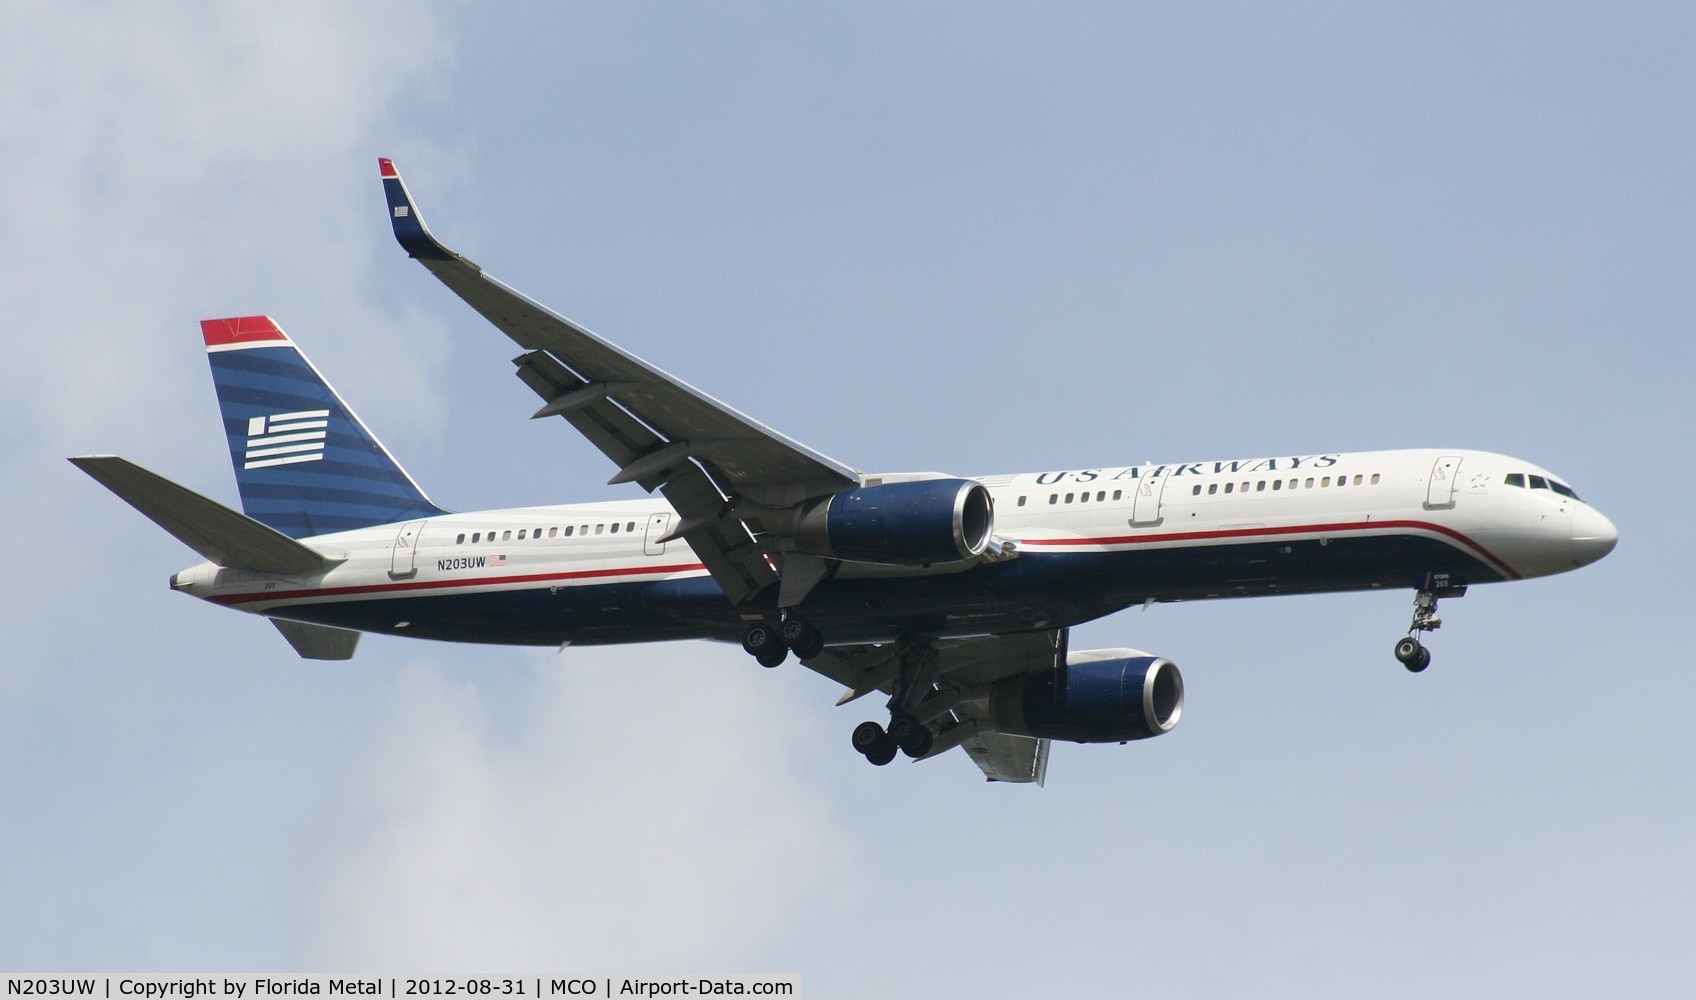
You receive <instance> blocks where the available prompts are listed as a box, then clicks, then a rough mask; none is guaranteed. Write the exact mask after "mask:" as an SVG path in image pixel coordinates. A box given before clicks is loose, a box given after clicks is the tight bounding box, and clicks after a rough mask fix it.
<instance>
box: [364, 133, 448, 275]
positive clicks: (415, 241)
mask: <svg viewBox="0 0 1696 1000" xmlns="http://www.w3.org/2000/svg"><path fill="white" fill-rule="evenodd" d="M377 169H378V170H379V171H380V172H381V173H382V175H383V194H384V196H385V197H387V198H388V201H389V222H390V223H391V224H392V225H393V226H394V227H395V240H396V241H397V242H398V243H400V245H401V247H402V248H403V249H405V250H406V252H407V253H408V254H409V255H410V256H412V257H415V258H417V259H419V260H453V259H454V257H455V254H454V253H453V251H451V250H449V249H448V248H447V247H445V246H442V244H441V243H440V241H438V240H437V239H436V237H435V236H433V235H431V233H430V227H429V226H426V225H425V224H424V217H423V216H422V215H420V214H418V206H416V205H414V204H413V203H412V192H410V191H408V190H407V189H406V182H405V181H403V180H401V179H400V171H398V170H396V169H395V161H393V160H391V159H389V158H388V157H384V156H379V157H378V158H377Z"/></svg>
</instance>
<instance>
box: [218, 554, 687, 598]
mask: <svg viewBox="0 0 1696 1000" xmlns="http://www.w3.org/2000/svg"><path fill="white" fill-rule="evenodd" d="M706 568H707V567H706V566H704V565H703V564H701V563H684V564H681V565H677V566H622V567H619V568H617V569H582V570H574V571H572V572H569V573H530V574H524V575H521V576H483V577H477V578H476V579H469V580H465V579H462V580H417V581H411V582H407V583H372V584H366V585H363V586H358V587H323V588H320V589H317V590H273V591H267V592H265V593H261V594H224V595H222V596H219V597H211V598H208V600H210V601H212V602H213V603H214V604H231V605H233V604H260V603H271V602H273V601H295V600H300V599H302V598H308V597H351V596H354V595H358V594H397V593H404V592H407V591H415V590H445V589H448V588H450V587H499V586H505V585H508V584H515V583H550V582H555V581H560V580H586V579H590V578H592V577H620V576H643V575H647V574H660V573H691V572H694V571H696V570H703V569H706Z"/></svg>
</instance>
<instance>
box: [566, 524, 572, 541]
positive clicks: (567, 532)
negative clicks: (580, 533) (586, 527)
mask: <svg viewBox="0 0 1696 1000" xmlns="http://www.w3.org/2000/svg"><path fill="white" fill-rule="evenodd" d="M571 528H572V526H571V525H569V524H568V525H566V526H565V537H567V538H570V537H571Z"/></svg>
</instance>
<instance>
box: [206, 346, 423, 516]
mask: <svg viewBox="0 0 1696 1000" xmlns="http://www.w3.org/2000/svg"><path fill="white" fill-rule="evenodd" d="M200 330H201V333H202V334H203V335H204V336H205V338H206V353H207V358H208V360H210V362H211V364H212V381H213V383H214V384H215V385H216V386H217V390H218V406H219V408H220V409H221V410H222V411H223V414H224V433H225V435H226V436H227V437H228V438H229V443H230V460H231V462H232V463H233V464H234V465H235V472H236V486H237V488H238V490H239V491H240V493H241V505H242V510H243V512H245V513H246V514H247V516H249V517H251V518H253V519H254V520H256V521H259V522H261V523H263V524H267V525H270V526H271V527H273V528H276V529H277V530H278V531H280V532H282V533H283V534H285V535H288V536H290V537H291V538H304V537H306V536H308V535H321V534H326V533H328V532H332V531H346V530H348V529H351V528H363V527H367V526H369V525H373V524H391V523H393V522H396V521H406V520H410V519H413V518H422V517H433V516H435V515H437V514H442V513H445V511H443V510H442V509H441V508H440V507H437V506H436V505H435V504H433V503H431V502H430V499H429V498H428V497H426V496H425V495H424V491H423V490H421V489H419V488H418V484H417V483H415V482H413V481H412V477H411V476H409V475H407V474H406V470H405V469H403V468H401V467H400V463H398V462H396V461H395V460H394V457H393V456H391V455H390V454H389V452H388V449H386V448H384V447H383V445H382V443H381V442H379V441H378V440H377V438H376V436H375V435H373V434H372V433H371V431H370V430H369V429H368V428H366V426H365V424H364V423H363V422H362V421H361V420H360V419H359V417H358V416H356V415H355V414H354V412H353V411H352V410H351V409H349V408H348V406H347V404H346V403H344V402H342V399H341V397H340V396H339V395H337V394H336V391H335V390H334V389H332V388H331V387H330V384H329V383H328V382H326V381H325V380H324V377H323V376H322V375H320V374H318V369H316V368H314V367H313V366H312V362H310V361H308V360H307V359H306V355H304V354H302V353H301V352H300V350H299V349H298V348H296V347H295V346H294V342H293V341H291V340H289V338H288V335H287V334H285V333H284V332H283V331H282V328H281V327H279V326H277V324H276V323H275V322H273V321H272V319H271V318H270V317H269V316H241V317H235V318H231V319H209V320H203V321H202V322H201V324H200Z"/></svg>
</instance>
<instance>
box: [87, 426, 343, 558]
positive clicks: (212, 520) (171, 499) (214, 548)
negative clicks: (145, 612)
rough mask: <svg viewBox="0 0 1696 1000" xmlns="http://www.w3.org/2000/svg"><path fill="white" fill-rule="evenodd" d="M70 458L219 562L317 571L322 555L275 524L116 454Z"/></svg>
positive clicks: (112, 489)
mask: <svg viewBox="0 0 1696 1000" xmlns="http://www.w3.org/2000/svg"><path fill="white" fill-rule="evenodd" d="M71 464H72V465H74V466H76V467H77V468H79V469H81V470H82V471H84V472H86V473H88V475H89V476H90V477H91V478H92V479H93V480H94V481H95V482H97V483H99V484H100V485H102V486H104V487H106V488H107V489H109V490H111V491H112V492H113V493H116V494H117V495H118V498H119V499H120V500H123V501H124V502H125V503H127V504H129V505H130V506H131V507H134V508H135V509H136V510H139V511H141V513H142V514H144V515H145V516H146V517H147V519H148V520H150V521H152V522H153V523H154V524H157V525H158V526H159V527H161V528H164V529H165V530H166V531H167V532H169V533H170V534H171V535H172V536H173V537H174V538H176V539H177V540H178V541H180V542H182V543H183V544H184V545H187V546H188V547H189V548H191V549H193V550H194V551H196V552H198V553H200V554H201V555H203V556H205V557H206V558H208V559H210V560H212V561H213V562H215V563H217V564H218V565H220V566H230V567H237V568H241V569H251V570H257V571H259V572H261V573H284V574H306V573H321V572H323V571H324V570H326V569H328V568H329V567H331V566H333V565H335V563H336V562H337V560H330V559H326V558H325V557H324V556H323V555H321V554H319V553H318V552H316V551H314V550H312V549H309V548H307V547H306V546H304V545H302V544H300V543H299V542H297V541H295V540H294V539H292V538H290V537H288V536H287V535H284V534H283V533H282V532H280V531H277V530H276V529H274V528H270V527H267V526H266V525H263V524H260V523H259V522H258V521H255V520H254V519H252V518H250V517H245V516H243V515H241V514H237V513H236V512H235V511H233V510H231V509H229V508H228V507H225V506H224V505H223V504H221V503H218V502H217V501H215V500H209V499H207V498H206V497H203V496H201V495H200V494H198V493H196V492H194V491H193V490H191V489H189V488H188V487H186V486H179V485H177V484H176V483H173V482H171V481H170V480H169V479H166V478H165V477H164V476H161V475H158V474H156V473H152V472H149V471H147V470H146V469H144V468H142V467H141V466H139V465H136V464H135V463H134V462H130V461H127V460H125V459H122V458H119V457H117V456H116V455H81V456H78V457H76V458H73V459H71Z"/></svg>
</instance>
